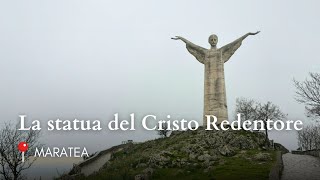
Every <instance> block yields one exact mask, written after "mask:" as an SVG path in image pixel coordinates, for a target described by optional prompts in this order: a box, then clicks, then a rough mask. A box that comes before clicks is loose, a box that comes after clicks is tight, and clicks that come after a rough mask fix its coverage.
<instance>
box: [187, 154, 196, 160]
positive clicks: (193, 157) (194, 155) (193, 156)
mask: <svg viewBox="0 0 320 180" xmlns="http://www.w3.org/2000/svg"><path fill="white" fill-rule="evenodd" d="M189 158H190V159H196V158H197V155H196V154H194V153H191V154H189Z"/></svg>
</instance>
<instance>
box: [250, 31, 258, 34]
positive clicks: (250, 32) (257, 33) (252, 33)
mask: <svg viewBox="0 0 320 180" xmlns="http://www.w3.org/2000/svg"><path fill="white" fill-rule="evenodd" d="M259 32H260V31H257V32H255V33H251V32H250V33H249V35H256V34H258V33H259Z"/></svg>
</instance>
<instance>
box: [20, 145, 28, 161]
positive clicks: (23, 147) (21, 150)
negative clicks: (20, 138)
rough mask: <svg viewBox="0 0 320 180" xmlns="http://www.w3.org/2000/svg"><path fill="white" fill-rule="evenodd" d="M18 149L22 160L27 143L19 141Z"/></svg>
mask: <svg viewBox="0 0 320 180" xmlns="http://www.w3.org/2000/svg"><path fill="white" fill-rule="evenodd" d="M18 149H19V151H20V152H21V153H22V162H24V153H25V152H26V151H27V150H28V144H27V143H26V142H20V143H19V145H18Z"/></svg>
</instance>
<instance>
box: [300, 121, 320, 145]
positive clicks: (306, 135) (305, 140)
mask: <svg viewBox="0 0 320 180" xmlns="http://www.w3.org/2000/svg"><path fill="white" fill-rule="evenodd" d="M298 144H299V146H300V147H301V149H303V150H319V149H320V126H319V125H309V126H306V127H304V128H303V129H302V130H301V131H298Z"/></svg>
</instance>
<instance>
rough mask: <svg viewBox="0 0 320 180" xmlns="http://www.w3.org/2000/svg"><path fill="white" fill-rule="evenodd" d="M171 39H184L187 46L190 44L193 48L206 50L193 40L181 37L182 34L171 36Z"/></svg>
mask: <svg viewBox="0 0 320 180" xmlns="http://www.w3.org/2000/svg"><path fill="white" fill-rule="evenodd" d="M171 39H173V40H181V41H183V42H184V43H186V45H187V46H189V47H191V48H193V49H196V50H199V51H203V50H204V48H203V47H201V46H198V45H196V44H194V43H192V42H191V41H189V40H187V39H186V38H183V37H181V36H176V37H174V38H171Z"/></svg>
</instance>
